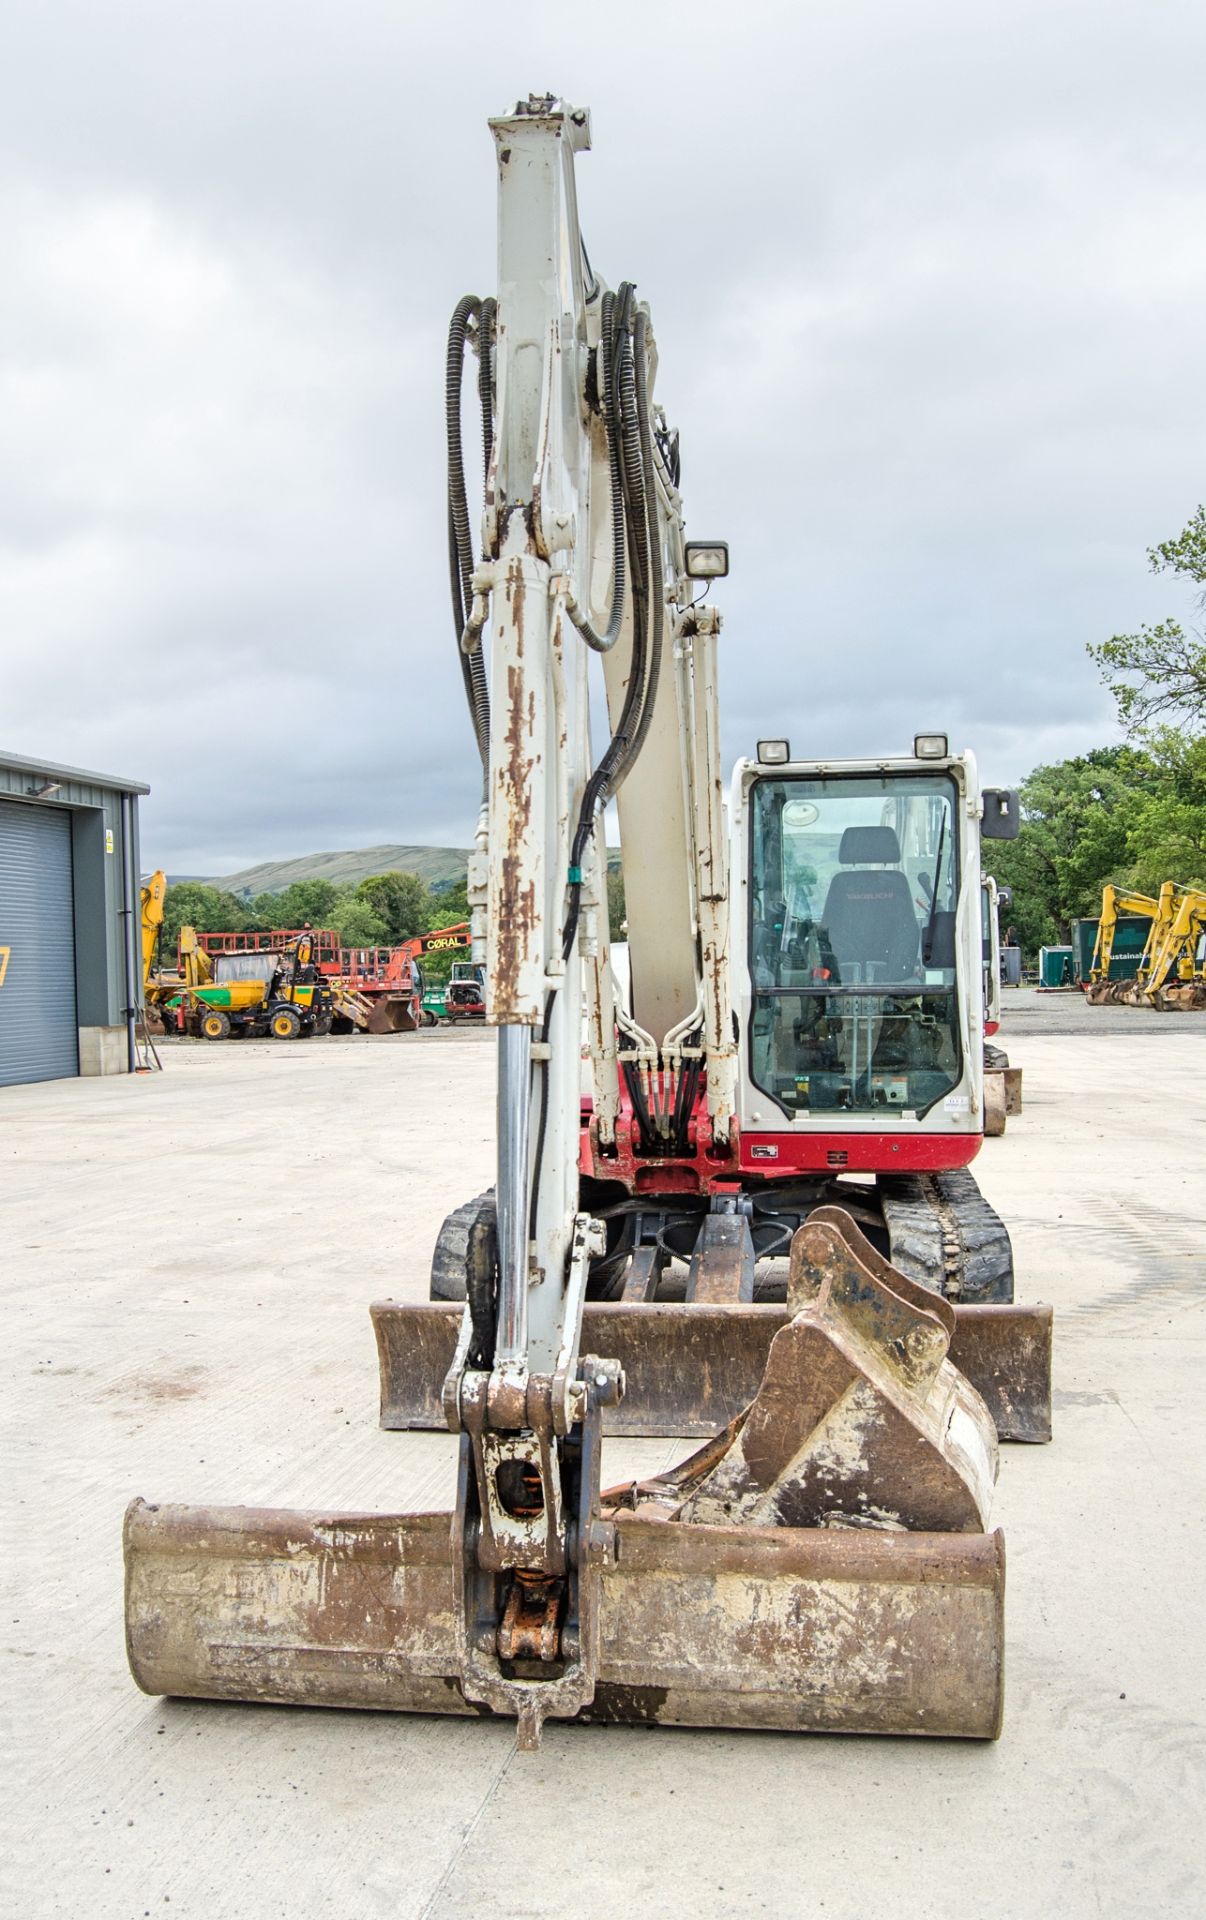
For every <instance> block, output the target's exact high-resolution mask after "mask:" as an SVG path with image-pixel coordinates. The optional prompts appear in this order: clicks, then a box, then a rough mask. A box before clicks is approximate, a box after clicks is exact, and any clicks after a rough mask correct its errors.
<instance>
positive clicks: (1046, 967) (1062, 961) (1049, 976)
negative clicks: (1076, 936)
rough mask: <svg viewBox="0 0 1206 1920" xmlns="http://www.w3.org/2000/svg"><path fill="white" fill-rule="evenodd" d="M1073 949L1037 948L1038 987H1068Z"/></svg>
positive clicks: (1071, 980) (1070, 983)
mask: <svg viewBox="0 0 1206 1920" xmlns="http://www.w3.org/2000/svg"><path fill="white" fill-rule="evenodd" d="M1072 966H1073V949H1072V948H1071V947H1040V948H1039V985H1040V987H1070V986H1072V985H1073V984H1074V983H1073V976H1072Z"/></svg>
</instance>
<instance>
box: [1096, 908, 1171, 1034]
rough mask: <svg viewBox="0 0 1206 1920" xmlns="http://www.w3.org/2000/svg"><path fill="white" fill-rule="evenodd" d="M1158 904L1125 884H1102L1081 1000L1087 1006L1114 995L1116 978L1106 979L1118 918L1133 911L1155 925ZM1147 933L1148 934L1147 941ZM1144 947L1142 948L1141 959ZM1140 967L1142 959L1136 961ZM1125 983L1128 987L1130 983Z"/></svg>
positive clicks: (1100, 1004)
mask: <svg viewBox="0 0 1206 1920" xmlns="http://www.w3.org/2000/svg"><path fill="white" fill-rule="evenodd" d="M1159 912H1160V905H1159V903H1158V902H1157V901H1155V900H1153V899H1152V897H1151V895H1150V894H1146V893H1128V892H1127V890H1126V888H1125V887H1113V886H1107V887H1103V888H1102V890H1101V919H1100V920H1099V921H1098V923H1097V941H1096V944H1095V946H1094V948H1093V961H1092V965H1091V967H1090V970H1089V984H1088V986H1087V987H1086V988H1085V999H1086V1000H1087V1001H1088V1002H1089V1005H1090V1006H1093V1007H1100V1006H1104V1005H1105V1003H1106V1002H1107V1001H1109V1000H1114V999H1116V998H1117V995H1116V993H1115V988H1116V987H1117V986H1118V985H1119V982H1117V981H1111V979H1110V960H1111V958H1112V957H1113V953H1114V936H1115V933H1116V931H1117V928H1118V921H1119V918H1120V916H1121V915H1123V914H1134V915H1135V916H1137V917H1140V918H1143V919H1148V920H1150V921H1151V924H1152V929H1153V930H1154V929H1155V927H1156V925H1157V917H1158V915H1159ZM1150 943H1151V933H1150V932H1149V934H1148V944H1149V946H1150ZM1146 957H1147V949H1146V948H1145V949H1144V958H1145V959H1146ZM1140 967H1141V968H1142V962H1140ZM1126 984H1127V985H1128V986H1129V985H1130V982H1129V981H1127V982H1126Z"/></svg>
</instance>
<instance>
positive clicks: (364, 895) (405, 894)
mask: <svg viewBox="0 0 1206 1920" xmlns="http://www.w3.org/2000/svg"><path fill="white" fill-rule="evenodd" d="M356 898H357V899H358V900H360V901H361V902H362V903H363V904H364V905H365V906H366V907H367V908H368V909H369V911H370V912H371V913H372V914H374V915H375V917H376V919H377V920H378V921H379V922H380V924H381V925H382V927H383V928H384V929H385V937H386V940H387V941H388V943H389V945H390V946H397V945H399V944H400V942H401V941H403V940H413V939H414V937H415V935H416V934H419V933H426V932H427V931H428V930H429V928H431V927H432V926H434V925H436V924H437V923H436V922H435V921H434V920H433V919H432V917H431V916H432V911H433V902H432V898H431V895H430V893H429V892H428V890H427V887H426V886H425V884H424V883H423V881H422V880H420V878H419V876H418V874H417V873H397V872H392V873H375V874H370V875H369V877H368V878H367V879H366V880H362V881H361V882H360V885H359V886H358V887H357V889H356Z"/></svg>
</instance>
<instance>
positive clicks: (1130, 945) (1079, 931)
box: [1044, 913, 1152, 984]
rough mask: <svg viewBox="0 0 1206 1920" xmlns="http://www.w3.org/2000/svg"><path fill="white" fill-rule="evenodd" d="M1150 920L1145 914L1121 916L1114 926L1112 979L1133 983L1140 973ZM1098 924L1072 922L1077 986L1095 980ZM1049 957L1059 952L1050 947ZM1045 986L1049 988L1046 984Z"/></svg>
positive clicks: (1073, 963)
mask: <svg viewBox="0 0 1206 1920" xmlns="http://www.w3.org/2000/svg"><path fill="white" fill-rule="evenodd" d="M1151 924H1152V923H1151V919H1150V917H1149V916H1148V915H1147V914H1146V913H1135V914H1126V915H1120V916H1119V918H1118V920H1117V921H1116V922H1115V925H1114V950H1113V952H1112V953H1111V955H1110V979H1111V980H1133V979H1134V978H1135V975H1136V974H1137V973H1138V971H1139V962H1140V960H1141V959H1142V958H1143V949H1144V948H1145V947H1146V945H1147V936H1148V932H1149V929H1150V927H1151ZM1098 925H1099V922H1098V921H1096V920H1074V921H1073V922H1072V953H1073V962H1072V965H1073V971H1074V974H1075V977H1076V980H1077V983H1078V984H1083V983H1084V982H1085V981H1087V980H1089V979H1091V978H1092V973H1093V949H1094V947H1095V946H1096V945H1097V928H1098ZM1047 951H1048V952H1049V953H1054V952H1057V951H1058V949H1057V948H1054V947H1049V948H1048V949H1047ZM1044 984H1046V983H1045V982H1044Z"/></svg>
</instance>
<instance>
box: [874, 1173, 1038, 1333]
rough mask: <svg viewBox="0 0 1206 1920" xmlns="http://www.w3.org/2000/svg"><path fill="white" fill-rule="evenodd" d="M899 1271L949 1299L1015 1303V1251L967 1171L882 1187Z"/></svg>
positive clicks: (907, 1177) (904, 1177)
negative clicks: (1013, 1300) (1011, 1301)
mask: <svg viewBox="0 0 1206 1920" xmlns="http://www.w3.org/2000/svg"><path fill="white" fill-rule="evenodd" d="M878 1184H879V1191H880V1196H881V1203H882V1206H883V1212H884V1220H885V1222H886V1224H887V1228H888V1237H889V1242H890V1246H891V1259H892V1264H893V1266H896V1267H899V1268H900V1270H901V1272H902V1273H904V1274H906V1275H907V1276H908V1278H909V1279H911V1280H919V1281H920V1282H921V1284H922V1285H923V1286H926V1287H932V1288H933V1290H934V1291H935V1292H936V1293H945V1294H946V1296H947V1298H948V1299H953V1300H972V1301H984V1302H991V1303H1001V1302H1008V1301H1010V1300H1012V1299H1013V1248H1012V1247H1011V1245H1010V1243H1009V1234H1008V1232H1007V1230H1006V1227H1005V1223H1004V1221H1003V1220H1002V1219H1001V1217H1000V1215H999V1214H998V1213H997V1212H996V1211H995V1210H994V1208H992V1207H990V1206H989V1204H988V1202H987V1200H986V1199H985V1198H984V1195H983V1194H982V1193H981V1192H980V1189H979V1187H978V1186H977V1185H976V1182H975V1179H974V1178H973V1176H972V1175H971V1173H969V1172H968V1170H967V1168H966V1167H958V1168H956V1169H955V1170H954V1171H952V1172H950V1173H907V1174H897V1175H893V1176H890V1177H885V1178H883V1179H881V1180H880V1181H879V1183H878Z"/></svg>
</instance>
